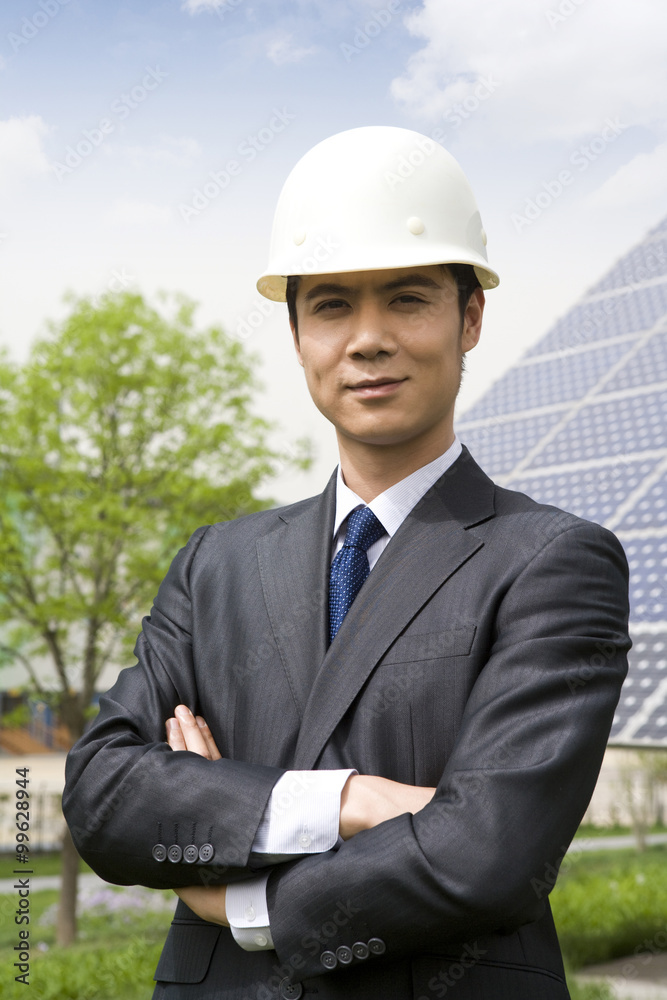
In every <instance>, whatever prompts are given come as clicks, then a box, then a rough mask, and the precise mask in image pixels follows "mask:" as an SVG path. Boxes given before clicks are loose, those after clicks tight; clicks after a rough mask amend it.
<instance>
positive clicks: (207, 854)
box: [199, 844, 215, 864]
mask: <svg viewBox="0 0 667 1000" xmlns="http://www.w3.org/2000/svg"><path fill="white" fill-rule="evenodd" d="M214 854H215V850H214V848H213V844H202V845H201V847H200V848H199V860H200V861H203V862H204V864H206V862H207V861H210V860H211V858H212V857H213V855H214Z"/></svg>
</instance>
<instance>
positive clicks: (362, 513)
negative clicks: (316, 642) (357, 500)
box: [329, 507, 385, 642]
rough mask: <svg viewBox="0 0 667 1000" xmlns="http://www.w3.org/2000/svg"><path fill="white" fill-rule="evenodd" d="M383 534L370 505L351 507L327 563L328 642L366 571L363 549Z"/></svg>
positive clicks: (357, 591) (356, 592)
mask: <svg viewBox="0 0 667 1000" xmlns="http://www.w3.org/2000/svg"><path fill="white" fill-rule="evenodd" d="M384 534H385V530H384V528H383V527H382V525H381V524H380V522H379V521H378V519H377V517H376V516H375V514H374V513H373V511H372V510H371V509H370V507H360V508H359V510H354V511H352V513H351V514H350V515H349V517H348V519H347V532H346V535H345V543H344V545H343V547H342V549H340V550H339V551H338V552H337V553H336V558H335V559H334V561H333V562H332V564H331V578H330V582H329V641H330V642H333V638H334V636H335V634H336V632H337V631H338V629H339V628H340V626H341V625H342V623H343V618H344V617H345V615H346V614H347V613H348V611H349V610H350V607H351V605H352V601H353V600H354V599H355V597H356V596H357V594H358V593H359V590H360V588H361V585H362V583H363V582H364V580H365V579H366V577H367V576H368V574H369V573H370V568H369V565H368V556H367V555H366V550H367V549H368V548H369V547H370V546H371V545H372V544H373V542H377V540H378V538H381V537H382V535H384Z"/></svg>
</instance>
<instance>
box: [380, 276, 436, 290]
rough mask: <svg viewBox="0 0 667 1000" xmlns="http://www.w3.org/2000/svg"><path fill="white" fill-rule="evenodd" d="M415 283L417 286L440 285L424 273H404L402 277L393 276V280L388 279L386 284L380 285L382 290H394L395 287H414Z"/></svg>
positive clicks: (431, 286) (432, 286)
mask: <svg viewBox="0 0 667 1000" xmlns="http://www.w3.org/2000/svg"><path fill="white" fill-rule="evenodd" d="M415 285H416V286H417V287H418V288H441V287H442V286H441V285H439V284H438V282H437V281H434V280H433V278H429V277H428V275H426V274H405V275H403V277H402V278H394V279H393V281H388V282H387V284H386V285H383V286H382V290H383V291H385V292H395V291H396V289H397V288H407V287H409V286H411V287H414V286H415Z"/></svg>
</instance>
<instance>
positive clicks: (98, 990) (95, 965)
mask: <svg viewBox="0 0 667 1000" xmlns="http://www.w3.org/2000/svg"><path fill="white" fill-rule="evenodd" d="M104 891H105V892H106V894H107V898H109V897H108V894H109V893H115V890H113V889H111V888H110V887H109V888H108V889H105V890H104ZM141 892H142V895H143V896H146V898H148V896H147V895H146V894H148V893H150V890H141ZM153 895H154V896H161V897H163V898H164V899H165V900H167V902H168V904H169V905H170V911H172V910H173V909H174V905H175V902H176V897H175V896H173V894H172V893H168V892H166V893H155V894H153ZM57 897H58V894H57V892H56V891H50V890H45V891H38V892H34V893H33V894H32V895H31V897H30V899H31V922H30V951H31V961H30V988H29V991H28V992H29V995H30V998H31V1000H83V998H85V1000H150V997H151V995H152V992H153V988H154V985H155V984H154V983H153V978H152V977H153V972H154V971H155V967H156V965H157V962H158V958H159V957H160V952H161V950H162V945H163V943H164V939H165V937H166V934H167V930H168V928H169V924H170V922H171V912H170V911H165V912H151V911H145V910H143V909H142V908H141V907H140V906H138V905H136V900H134V902H133V905H132V906H131V908H130V909H127V910H118V911H116V912H109V911H108V910H106V911H103V910H102V909H101V908H98V907H91V908H89V909H87V910H86V911H85V913H83V914H82V915H81V916H80V920H79V928H80V930H79V940H78V941H77V943H76V944H75V945H73V946H72V947H71V948H67V949H62V948H58V947H57V945H56V944H55V926H54V923H53V921H52V920H49V921H48V922H46V923H45V922H44V920H45V918H46V919H48V917H49V914H51V916H52V915H53V907H54V906H55V905H56V903H57ZM89 899H90V901H91V902H92V901H93V900H92V895H91V897H89ZM172 900H173V903H172ZM15 906H16V898H15V896H13V895H8V896H7V895H5V896H0V956H1V957H0V967H2V984H3V985H2V987H1V988H0V996H2V997H3V1000H4V998H5V997H7V998H12V1000H13V998H14V997H25V996H27V995H28V993H26V992H24V991H25V987H24V986H23V985H21V984H18V983H13V977H14V975H15V974H16V973H15V972H14V971H11V972H10V971H9V970H11V968H12V963H13V961H14V959H13V958H10V957H9V956H10V953H11V951H12V949H13V946H14V945H15V944H17V943H18V937H17V931H18V928H17V927H16V926H15V925H14V923H13V919H11V917H12V915H13V911H14V909H15ZM6 983H11V984H12V985H11V986H9V987H8V988H7V987H5V984H6ZM7 989H8V990H9V992H7Z"/></svg>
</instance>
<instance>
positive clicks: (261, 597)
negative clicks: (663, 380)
mask: <svg viewBox="0 0 667 1000" xmlns="http://www.w3.org/2000/svg"><path fill="white" fill-rule="evenodd" d="M485 243H486V238H485V236H484V232H483V229H482V226H481V220H480V216H479V212H478V211H477V206H476V204H475V201H474V197H473V195H472V192H471V190H470V187H469V185H468V182H467V181H466V179H465V177H464V175H463V173H462V172H461V170H460V168H459V166H458V164H456V162H455V161H454V160H453V158H452V157H450V156H449V154H447V153H446V152H445V151H444V150H443V149H442V148H441V147H440V146H438V145H437V144H436V143H434V142H432V141H431V140H429V139H427V138H426V137H424V136H420V135H419V134H417V133H415V132H411V131H407V130H404V129H395V128H383V127H373V128H364V129H354V130H351V131H349V132H344V133H341V134H340V135H337V136H334V137H332V138H331V139H328V140H326V141H325V142H323V143H320V144H319V145H318V146H316V147H315V148H314V149H313V150H311V151H310V152H309V153H308V154H307V155H306V156H305V157H304V158H303V159H302V160H301V161H300V163H299V164H297V166H296V168H295V169H294V171H293V172H292V174H291V175H290V177H289V178H288V180H287V182H286V184H285V187H284V189H283V193H282V195H281V198H280V201H279V204H278V209H277V212H276V220H275V224H274V232H273V239H272V248H271V262H270V266H269V269H268V270H267V272H266V273H265V274H264V275H263V276H262V277H261V278H260V280H259V282H258V287H259V289H260V291H262V292H263V293H264V294H266V295H268V296H269V297H271V298H274V299H278V300H280V299H287V301H288V307H289V313H290V323H291V327H292V333H293V337H294V342H295V347H296V352H297V358H298V360H299V362H300V364H302V365H303V367H304V371H305V375H306V381H307V384H308V388H309V391H310V393H311V395H312V397H313V400H314V402H315V404H316V405H317V407H318V408H319V409H320V410H321V411H322V413H324V414H325V416H326V417H327V418H328V419H329V420H330V421H331V422H332V423H333V425H334V427H335V430H336V435H337V439H338V445H339V450H340V468H339V471H338V473H337V474H334V476H333V477H332V479H331V480H330V482H329V484H328V486H327V487H326V489H325V491H324V493H323V494H322V495H321V496H319V497H315V498H312V499H310V500H306V501H303V502H301V503H298V504H293V505H291V506H289V507H286V508H282V509H280V510H274V511H268V512H264V513H260V514H254V515H250V516H249V517H246V518H241V519H240V520H238V521H235V522H228V523H223V524H219V525H215V526H213V527H210V528H202V529H199V530H198V531H196V532H195V534H194V535H193V536H192V538H191V540H190V542H189V543H188V545H187V546H186V547H185V548H184V549H183V550H182V551H181V552H180V553H178V555H177V556H176V558H175V560H174V563H173V564H172V567H171V569H170V571H169V573H168V575H167V577H166V579H165V581H164V582H163V584H162V586H161V588H160V591H159V593H158V596H157V598H156V601H155V606H154V608H153V609H152V611H151V615H150V617H149V618H147V619H145V621H144V626H143V631H142V634H141V636H140V637H139V640H138V643H137V648H136V652H137V657H138V661H139V662H138V665H137V666H136V667H134V668H132V669H131V670H127V671H124V672H123V673H121V675H120V677H119V679H118V682H117V683H116V685H115V686H114V688H112V690H111V691H110V692H109V694H108V695H107V696H106V697H105V698H103V699H102V701H101V705H100V714H99V716H98V718H97V719H96V720H95V723H94V724H93V726H92V728H91V730H90V732H89V733H88V734H87V735H86V736H84V738H83V739H82V740H81V741H80V742H79V744H77V746H76V747H75V748H74V750H73V751H72V753H71V755H70V758H69V762H68V780H67V787H66V791H65V797H64V807H65V810H66V815H67V818H68V821H69V823H70V825H71V827H72V832H73V836H74V839H75V842H76V843H77V846H78V847H79V850H80V851H81V853H82V855H83V856H84V858H85V859H86V860H87V861H88V862H89V864H91V865H92V867H93V868H95V869H96V870H97V871H98V872H99V873H100V874H101V875H102V876H103V877H104V878H106V879H108V880H110V881H114V882H119V883H133V882H140V883H142V884H144V885H148V886H155V887H161V888H164V887H172V888H175V889H176V891H177V893H178V895H179V896H180V902H179V904H178V907H177V910H176V915H175V919H174V923H173V925H172V928H171V931H170V933H169V937H168V939H167V942H166V945H165V948H164V951H163V954H162V957H161V959H160V963H159V966H158V969H157V972H156V980H157V986H156V990H155V998H157V1000H171V998H179V1000H187V998H212V997H216V998H218V997H219V998H226V1000H263V998H268V997H283V998H289V997H301V996H305V997H307V996H309V995H313V996H314V995H315V994H317V995H318V998H319V1000H334V998H342V997H346V998H347V997H363V998H377V1000H406V998H414V1000H424V998H425V997H426V998H429V1000H430V998H432V997H443V996H446V995H448V994H450V995H453V996H455V997H456V998H457V1000H479V998H493V1000H552V998H553V1000H563V998H566V997H567V996H568V992H567V987H566V985H565V981H564V975H563V969H562V964H561V959H560V952H559V948H558V942H557V939H556V934H555V930H554V926H553V922H552V919H551V915H550V910H549V904H548V899H547V896H548V892H549V889H550V888H551V886H552V885H553V882H554V877H555V871H556V869H557V867H558V864H559V861H560V859H561V858H562V855H563V853H564V852H565V850H566V849H567V846H568V844H569V842H570V840H571V838H572V836H573V834H574V832H575V830H576V827H577V825H578V823H579V821H580V819H581V816H582V815H583V812H584V810H585V808H586V805H587V803H588V801H589V798H590V795H591V793H592V790H593V787H594V784H595V780H596V777H597V773H598V770H599V767H600V763H601V760H602V756H603V752H604V747H605V743H606V739H607V736H608V733H609V727H610V725H611V720H612V716H613V711H614V708H615V705H616V703H617V700H618V695H619V690H620V686H621V683H622V681H623V678H624V676H625V672H626V653H627V650H628V648H629V639H628V637H627V566H626V562H625V559H624V556H623V552H622V549H621V547H620V545H619V544H618V542H617V541H616V539H615V538H614V536H613V535H611V534H610V533H609V532H608V531H606V530H605V529H603V528H600V527H599V526H597V525H594V524H592V523H590V522H586V521H582V520H580V519H578V518H576V517H574V516H573V515H570V514H567V513H564V512H562V511H559V510H557V509H555V508H552V507H546V506H543V505H540V504H537V503H535V502H534V501H532V500H530V499H529V498H528V497H526V496H524V495H522V494H518V493H513V492H511V491H508V490H504V489H501V488H499V487H497V486H495V485H494V484H493V483H492V482H491V480H490V479H489V478H488V477H487V476H486V475H485V474H484V473H483V472H482V470H481V469H480V468H479V466H477V464H476V463H475V461H474V460H473V458H472V457H471V455H470V454H469V452H468V451H467V449H465V447H463V446H462V445H461V443H460V442H459V441H458V439H457V438H456V436H455V434H454V428H453V412H454V403H455V399H456V395H457V392H458V388H459V383H460V378H461V369H462V361H463V356H464V354H465V353H466V352H467V351H468V350H470V349H471V348H473V347H474V346H475V345H476V343H477V341H478V339H479V336H480V331H481V323H482V315H483V310H484V292H483V288H491V287H493V286H494V285H496V284H497V281H498V279H497V275H496V273H495V272H494V271H493V270H491V268H490V267H489V265H488V262H487V259H486V251H485ZM165 723H166V724H167V728H166V732H165ZM165 737H166V738H165ZM230 925H231V928H230Z"/></svg>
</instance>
